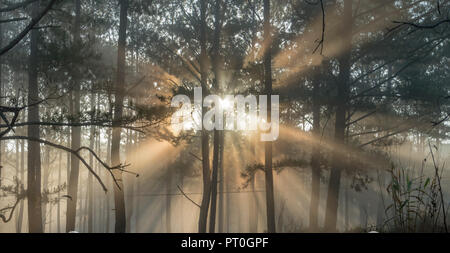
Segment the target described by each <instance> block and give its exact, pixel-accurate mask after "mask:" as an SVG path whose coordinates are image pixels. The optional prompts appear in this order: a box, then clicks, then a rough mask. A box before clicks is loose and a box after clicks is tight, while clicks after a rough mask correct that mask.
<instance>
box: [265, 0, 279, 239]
mask: <svg viewBox="0 0 450 253" xmlns="http://www.w3.org/2000/svg"><path fill="white" fill-rule="evenodd" d="M270 30H271V29H270V0H264V41H265V42H264V43H265V45H266V52H264V83H265V91H266V95H267V97H268V99H267V122H271V109H270V108H271V104H272V103H271V94H272V52H271V51H272V46H271V44H272V41H271V35H270V33H271V31H270ZM265 178H266V207H267V232H269V233H275V232H276V229H275V200H274V194H273V174H272V142H271V141H267V142H265Z"/></svg>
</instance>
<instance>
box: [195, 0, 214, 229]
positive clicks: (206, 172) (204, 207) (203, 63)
mask: <svg viewBox="0 0 450 253" xmlns="http://www.w3.org/2000/svg"><path fill="white" fill-rule="evenodd" d="M206 8H207V6H206V0H200V48H201V52H200V75H201V77H200V78H201V87H202V90H203V92H202V101H203V98H204V97H205V93H206V92H207V82H208V76H207V75H208V70H207V68H208V66H207V58H208V56H207V53H206ZM201 110H202V114H201V115H202V120H201V124H202V134H201V143H202V175H203V195H202V203H201V205H200V214H199V220H198V232H199V233H206V224H207V221H208V209H209V201H210V194H211V175H210V174H211V171H210V165H209V135H208V132H207V131H206V130H205V129H204V128H203V115H205V112H206V110H205V108H204V107H203V106H202V108H201Z"/></svg>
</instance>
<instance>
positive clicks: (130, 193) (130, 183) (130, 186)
mask: <svg viewBox="0 0 450 253" xmlns="http://www.w3.org/2000/svg"><path fill="white" fill-rule="evenodd" d="M132 143H133V133H132V132H131V131H130V130H127V145H126V150H127V151H126V154H127V156H128V155H129V156H130V157H129V158H128V160H130V161H134V159H133V158H132V157H131V156H132V154H133V146H132ZM134 185H135V177H134V176H132V175H129V176H128V180H127V199H126V209H127V227H126V232H127V233H130V232H131V220H132V218H133V211H134V210H133V201H134ZM167 198H169V199H170V196H169V195H167ZM167 198H166V200H167ZM166 219H167V217H166ZM166 221H167V220H166ZM169 223H170V222H169Z"/></svg>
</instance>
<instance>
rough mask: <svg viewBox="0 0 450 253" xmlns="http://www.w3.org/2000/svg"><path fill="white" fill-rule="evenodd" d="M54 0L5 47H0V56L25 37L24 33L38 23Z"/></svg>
mask: <svg viewBox="0 0 450 253" xmlns="http://www.w3.org/2000/svg"><path fill="white" fill-rule="evenodd" d="M56 1H57V0H51V1H50V3H49V4H48V5H47V6H46V7H45V9H44V10H43V11H42V12H41V13H39V15H37V16H36V17H34V18H33V19H32V20H31V22H30V23H29V24H28V25H27V27H25V29H23V31H22V32H21V33H19V35H17V37H16V38H14V39H13V40H12V41H11V42H10V43H9V44H8V45H6V46H5V47H3V48H1V49H0V56H1V55H3V54H4V53H6V52H8V51H9V50H11V49H12V48H13V47H14V46H15V45H17V44H18V43H19V42H20V41H21V40H22V39H23V38H24V37H25V35H27V34H28V32H29V31H31V29H33V27H34V26H35V25H36V24H37V23H39V21H40V20H41V19H42V18H43V17H44V16H45V14H46V13H47V12H48V11H49V10H50V9H51V8H52V6H53V4H55V3H56Z"/></svg>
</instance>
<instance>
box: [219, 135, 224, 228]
mask: <svg viewBox="0 0 450 253" xmlns="http://www.w3.org/2000/svg"><path fill="white" fill-rule="evenodd" d="M224 144H225V132H224V131H221V135H220V145H219V148H220V150H219V193H220V194H219V204H218V209H219V217H218V220H219V227H218V231H219V233H223V232H225V231H224V227H223V222H224V215H223V214H224V212H225V210H224V208H225V207H224V202H225V193H224V190H225V182H224V180H225V177H224V171H223V160H224V159H223V148H224Z"/></svg>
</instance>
